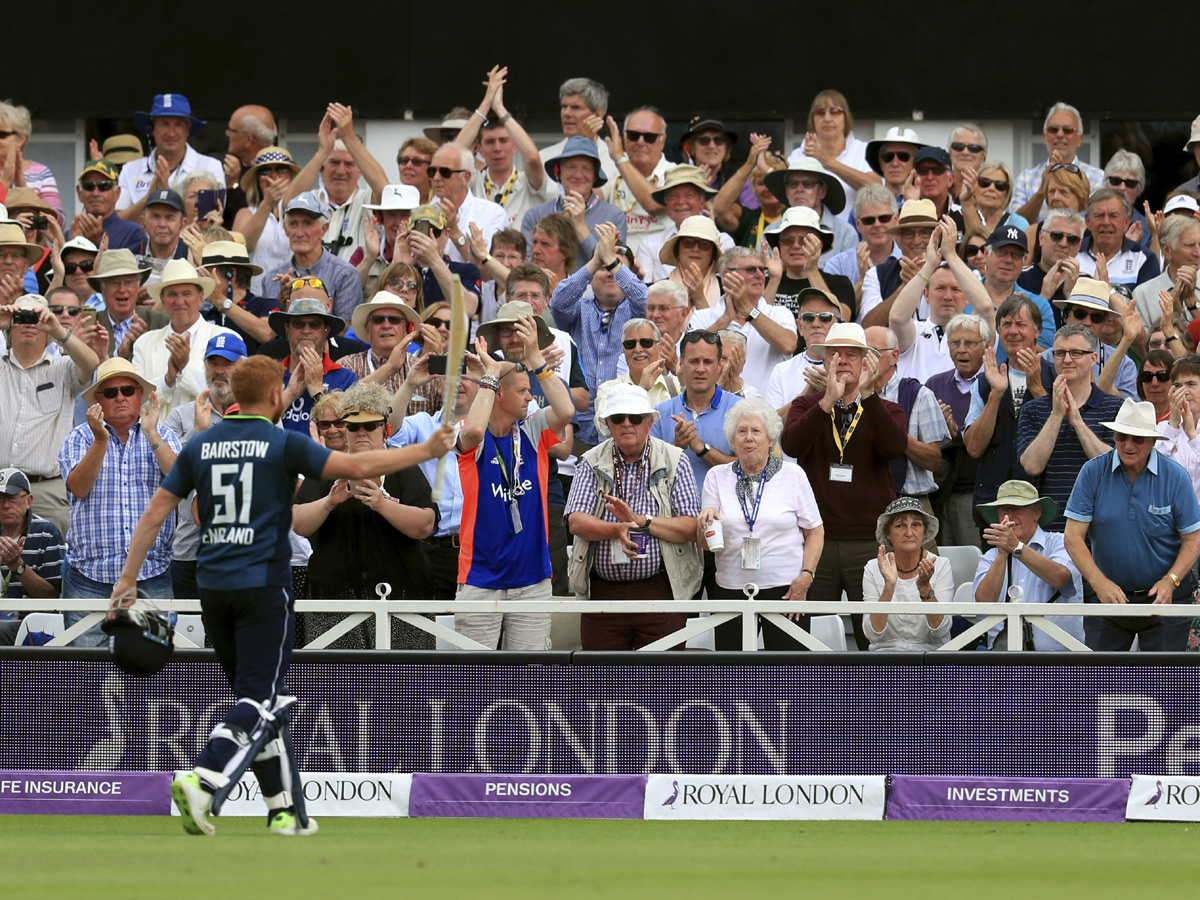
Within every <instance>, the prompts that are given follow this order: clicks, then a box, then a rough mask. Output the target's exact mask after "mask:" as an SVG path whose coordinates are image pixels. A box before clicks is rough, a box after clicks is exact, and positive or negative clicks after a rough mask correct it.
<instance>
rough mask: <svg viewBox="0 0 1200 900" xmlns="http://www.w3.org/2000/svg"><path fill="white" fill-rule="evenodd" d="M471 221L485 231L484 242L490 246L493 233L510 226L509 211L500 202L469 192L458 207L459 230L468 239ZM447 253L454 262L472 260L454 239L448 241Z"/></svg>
mask: <svg viewBox="0 0 1200 900" xmlns="http://www.w3.org/2000/svg"><path fill="white" fill-rule="evenodd" d="M471 222H474V223H475V225H476V226H478V228H479V230H480V231H481V232H483V243H484V244H485V245H486V246H488V247H490V246H491V245H492V235H494V234H495V233H496V232H497V231H500V230H501V229H504V228H507V227H508V213H506V212H505V211H504V207H503V206H501V205H500V204H499V203H493V202H492V201H491V200H484V199H483V198H482V197H476V196H475V195H474V194H470V193H469V194H467V196H466V197H465V198H464V199H463V202H462V205H461V206H459V208H458V230H459V231H461V232H462V233H463V235H464V236H465V237H467V238H468V239H470V236H471V226H470V224H469V223H471ZM463 249H466V248H465V247H464V248H463ZM446 255H447V256H449V257H450V259H451V260H453V261H454V262H460V263H461V262H470V260H469V259H467V257H466V256H465V255H463V253H462V251H461V250H459V249H458V247H456V246H455V244H454V242H453V241H447V242H446Z"/></svg>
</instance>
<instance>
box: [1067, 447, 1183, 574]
mask: <svg viewBox="0 0 1200 900" xmlns="http://www.w3.org/2000/svg"><path fill="white" fill-rule="evenodd" d="M1066 516H1067V518H1068V519H1074V520H1075V521H1077V522H1087V523H1089V524H1090V526H1091V527H1089V528H1088V538H1089V539H1090V540H1091V543H1092V558H1093V559H1095V561H1096V565H1097V566H1099V568H1100V571H1101V572H1103V573H1104V574H1105V575H1106V576H1107V577H1108V578H1110V579H1112V581H1114V582H1115V583H1116V584H1117V586H1118V587H1120V588H1122V589H1123V590H1130V591H1144V590H1147V589H1148V588H1150V587H1152V586H1153V585H1154V584H1155V582H1157V581H1159V580H1160V579H1161V578H1163V576H1165V575H1166V574H1167V571H1168V570H1169V569H1170V568H1171V566H1172V565H1173V564H1174V563H1175V560H1176V558H1177V557H1178V556H1179V548H1180V544H1181V542H1180V537H1181V536H1182V535H1185V534H1191V533H1192V532H1193V531H1197V530H1200V503H1197V501H1196V492H1195V491H1193V490H1192V480H1191V478H1189V477H1188V473H1187V470H1186V469H1184V468H1183V466H1181V465H1179V463H1177V462H1175V461H1174V460H1170V459H1167V458H1166V457H1165V456H1162V455H1161V454H1160V453H1159V452H1158V451H1157V450H1151V451H1150V459H1149V460H1148V461H1147V463H1146V468H1145V469H1143V470H1142V472H1141V474H1140V475H1138V477H1137V481H1135V482H1133V483H1132V484H1131V483H1130V481H1129V475H1128V474H1127V473H1126V471H1125V469H1124V468H1123V467H1122V466H1121V459H1120V457H1119V456H1118V455H1117V451H1115V450H1110V451H1108V452H1107V453H1105V454H1103V455H1102V456H1097V457H1096V458H1095V459H1089V460H1088V461H1087V462H1086V463H1084V465H1083V468H1082V469H1080V470H1079V477H1078V478H1077V479H1076V480H1075V488H1074V490H1072V491H1071V498H1070V499H1069V500H1068V501H1067V512H1066Z"/></svg>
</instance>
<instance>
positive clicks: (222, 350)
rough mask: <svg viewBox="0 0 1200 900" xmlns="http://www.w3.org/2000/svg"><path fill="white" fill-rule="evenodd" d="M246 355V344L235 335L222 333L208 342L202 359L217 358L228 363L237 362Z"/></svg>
mask: <svg viewBox="0 0 1200 900" xmlns="http://www.w3.org/2000/svg"><path fill="white" fill-rule="evenodd" d="M245 355H246V342H245V341H243V340H242V339H241V338H240V337H238V336H237V335H236V334H229V333H222V334H218V335H217V336H216V337H215V338H213V339H212V340H210V341H209V342H208V346H207V347H206V348H205V350H204V358H205V359H208V358H209V357H210V356H219V357H221V358H222V359H227V360H229V361H230V362H237V361H238V360H239V359H241V358H242V357H243V356H245Z"/></svg>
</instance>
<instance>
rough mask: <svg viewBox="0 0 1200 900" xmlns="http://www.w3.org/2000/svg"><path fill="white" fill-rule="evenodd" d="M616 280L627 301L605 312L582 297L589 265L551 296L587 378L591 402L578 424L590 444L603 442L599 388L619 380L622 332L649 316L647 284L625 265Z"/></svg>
mask: <svg viewBox="0 0 1200 900" xmlns="http://www.w3.org/2000/svg"><path fill="white" fill-rule="evenodd" d="M613 279H614V280H615V281H616V283H617V286H618V287H620V288H621V290H622V292H624V294H625V299H624V300H622V301H621V302H620V303H619V304H618V305H617V308H616V309H613V310H608V311H606V310H602V309H601V308H600V307H599V306H598V305H596V298H595V297H593V296H591V295H590V294H589V295H588V296H586V297H585V296H584V295H583V294H584V291H586V290H587V288H588V286H589V285H590V284H591V282H592V276H591V274H590V273H589V272H588V270H587V266H580V267H579V269H577V270H576V271H575V273H574V274H573V275H571V276H570V277H569V278H564V279H563V280H562V281H560V282H559V283H558V287H556V288H555V289H554V294H553V295H552V296H551V297H550V309H551V311H552V312H553V313H554V324H555V326H556V327H557V328H560V329H562V330H563V331H565V332H567V334H569V335H570V336H571V338H572V340H574V341H575V346H576V347H578V348H579V362H580V364H581V365H582V366H583V372H584V374H585V375H586V376H587V381H588V393H589V394H591V402H590V403H589V404H588V409H587V411H586V412H583V413H580V414H579V416H578V418H577V420H576V421H577V424H578V425H579V438H580V440H583V441H586V442H587V443H589V444H595V443H598V442H599V440H600V438H599V436H598V435H597V433H596V426H595V424H593V421H592V417H593V416H594V415H595V408H596V389H597V388H598V387H599V386H600V385H601V384H603V383H604V382H606V381H611V380H612V379H613V378H616V377H617V362H618V361H619V360H622V359H624V358H625V357H624V356H623V355H622V351H621V331H622V329H623V328H624V327H625V323H626V322H628V321H629V320H630V319H640V318H642V317H644V316H645V315H646V285H645V284H644V283H643V282H642V281H641V279H639V278H638V277H637V276H636V275H634V274H633V273H632V272H630V271H629V267H628V266H624V265H623V266H620V267H618V268H617V271H616V272H615V273H614V275H613Z"/></svg>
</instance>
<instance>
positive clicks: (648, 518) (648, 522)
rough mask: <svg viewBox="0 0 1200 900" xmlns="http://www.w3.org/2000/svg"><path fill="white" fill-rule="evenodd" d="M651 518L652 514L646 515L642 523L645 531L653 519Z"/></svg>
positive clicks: (648, 528)
mask: <svg viewBox="0 0 1200 900" xmlns="http://www.w3.org/2000/svg"><path fill="white" fill-rule="evenodd" d="M653 519H654V516H646V522H645V524H644V525H642V527H643V528H645V529H646V530H647V531H649V530H650V523H651V521H653Z"/></svg>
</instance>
